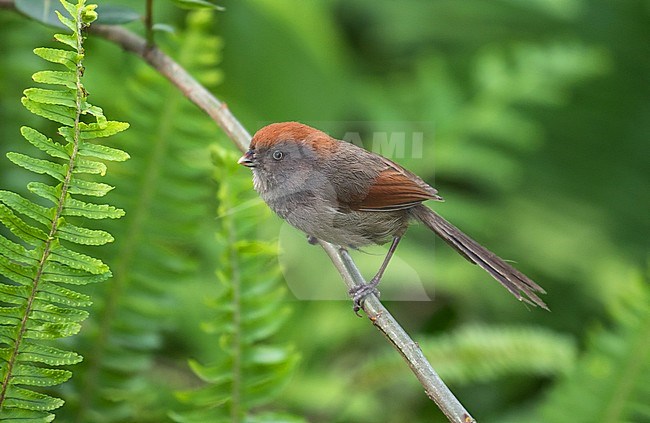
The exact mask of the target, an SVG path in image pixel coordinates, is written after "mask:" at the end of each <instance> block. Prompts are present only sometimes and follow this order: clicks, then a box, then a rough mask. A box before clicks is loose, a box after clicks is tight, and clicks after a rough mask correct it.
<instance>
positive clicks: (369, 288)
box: [348, 236, 402, 316]
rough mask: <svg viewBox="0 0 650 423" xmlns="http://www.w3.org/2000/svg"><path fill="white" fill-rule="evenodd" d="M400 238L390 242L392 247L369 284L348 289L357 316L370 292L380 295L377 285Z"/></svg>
mask: <svg viewBox="0 0 650 423" xmlns="http://www.w3.org/2000/svg"><path fill="white" fill-rule="evenodd" d="M400 239H402V238H401V237H399V236H396V237H394V238H393V243H392V244H390V248H389V249H388V253H387V254H386V257H385V258H384V262H383V263H382V264H381V267H380V268H379V270H378V271H377V274H376V275H375V276H374V277H373V278H372V279H371V280H370V282H368V283H367V284H363V285H358V286H356V287H354V288H352V289H350V290H349V291H348V294H350V295H351V296H352V301H353V302H354V307H353V308H352V309H353V310H354V312H355V313H356V314H357V316H358V315H359V310H361V301H363V299H364V298H366V297H367V296H368V295H370V294H375V295H376V296H378V297H379V291H378V290H377V285H379V281H381V277H382V276H383V275H384V271H386V267H388V263H389V262H390V259H391V258H392V257H393V254H394V253H395V250H396V249H397V244H399V241H400Z"/></svg>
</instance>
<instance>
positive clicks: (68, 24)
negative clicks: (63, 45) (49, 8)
mask: <svg viewBox="0 0 650 423" xmlns="http://www.w3.org/2000/svg"><path fill="white" fill-rule="evenodd" d="M54 13H56V17H57V18H58V19H59V22H61V23H62V24H63V25H64V26H66V27H68V28H69V29H70V31H72V32H77V24H76V23H75V21H73V20H72V19H69V18H66V17H65V16H63V14H62V13H61V12H59V11H58V10H56V11H55V12H54Z"/></svg>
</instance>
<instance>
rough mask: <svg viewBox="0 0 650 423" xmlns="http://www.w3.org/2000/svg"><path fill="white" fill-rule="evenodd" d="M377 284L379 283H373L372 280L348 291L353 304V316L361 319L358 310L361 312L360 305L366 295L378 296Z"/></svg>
mask: <svg viewBox="0 0 650 423" xmlns="http://www.w3.org/2000/svg"><path fill="white" fill-rule="evenodd" d="M378 282H379V281H377V282H375V281H374V280H372V281H370V283H367V284H363V285H357V286H355V287H354V288H352V289H350V290H349V291H348V294H350V296H351V297H352V302H353V303H354V306H353V307H352V310H353V311H354V314H356V315H357V316H359V317H361V315H360V314H359V310H361V303H362V302H363V300H365V299H366V297H367V296H368V295H373V294H374V295H376V296H377V297H379V295H380V294H379V290H378V289H377V285H378Z"/></svg>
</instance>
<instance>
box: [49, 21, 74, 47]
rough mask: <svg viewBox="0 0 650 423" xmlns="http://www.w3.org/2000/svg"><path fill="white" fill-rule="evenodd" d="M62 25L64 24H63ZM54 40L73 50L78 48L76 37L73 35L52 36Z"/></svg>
mask: <svg viewBox="0 0 650 423" xmlns="http://www.w3.org/2000/svg"><path fill="white" fill-rule="evenodd" d="M64 25H66V24H65V23H64ZM66 26H67V25H66ZM54 39H55V40H57V41H59V42H61V43H63V44H66V45H68V46H70V47H72V48H73V49H75V50H76V49H77V48H78V47H79V46H78V45H77V36H76V35H74V34H54Z"/></svg>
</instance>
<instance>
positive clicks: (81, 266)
mask: <svg viewBox="0 0 650 423" xmlns="http://www.w3.org/2000/svg"><path fill="white" fill-rule="evenodd" d="M51 258H52V260H54V261H56V262H57V263H61V264H65V265H66V266H70V267H72V268H73V269H78V270H85V271H86V272H90V273H92V274H93V275H100V274H102V273H106V272H108V271H109V270H108V266H106V265H105V264H104V263H102V261H101V260H99V259H96V258H93V257H90V256H87V255H85V254H81V253H77V252H76V251H72V250H69V249H67V248H65V247H63V246H62V245H55V246H53V247H52V250H51Z"/></svg>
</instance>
